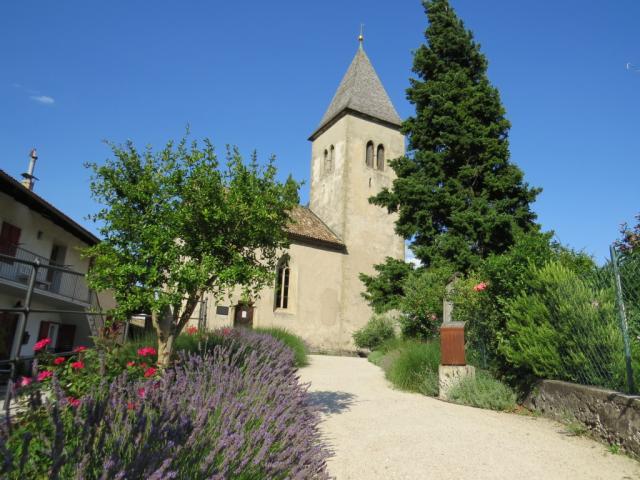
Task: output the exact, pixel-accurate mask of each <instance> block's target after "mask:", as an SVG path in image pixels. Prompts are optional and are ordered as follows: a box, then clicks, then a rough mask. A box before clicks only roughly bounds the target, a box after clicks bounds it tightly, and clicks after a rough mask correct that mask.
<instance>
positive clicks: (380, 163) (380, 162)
mask: <svg viewBox="0 0 640 480" xmlns="http://www.w3.org/2000/svg"><path fill="white" fill-rule="evenodd" d="M376 168H377V169H378V170H384V146H383V145H382V144H380V145H378V153H377V154H376Z"/></svg>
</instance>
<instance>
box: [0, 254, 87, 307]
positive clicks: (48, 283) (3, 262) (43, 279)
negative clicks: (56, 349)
mask: <svg viewBox="0 0 640 480" xmlns="http://www.w3.org/2000/svg"><path fill="white" fill-rule="evenodd" d="M0 253H2V254H3V255H5V256H3V257H2V258H0V288H3V289H5V290H9V291H12V292H13V293H18V292H22V293H24V292H26V290H27V288H28V285H29V278H30V276H31V272H32V271H33V268H34V267H33V266H32V265H31V264H29V263H23V262H21V261H20V260H23V261H27V262H36V261H39V262H40V266H39V267H38V273H37V275H36V278H35V283H34V290H33V293H34V295H36V296H38V297H40V298H41V299H46V300H49V301H52V302H53V303H56V304H58V305H63V306H67V307H68V306H75V307H82V309H85V308H87V307H90V306H91V303H92V296H91V291H90V290H89V287H88V285H87V281H86V279H85V276H84V275H83V274H81V273H78V272H75V271H73V270H71V269H64V268H63V269H61V268H60V267H61V266H59V265H55V264H53V263H51V262H50V261H49V259H47V258H45V257H42V256H40V255H37V254H35V253H33V252H30V251H28V250H26V249H24V248H21V247H18V246H6V245H5V246H3V248H2V249H0ZM7 255H8V256H9V257H12V258H14V259H15V260H12V259H9V258H7V257H6V256H7ZM50 265H51V266H55V267H57V268H56V269H55V270H54V269H52V268H48V267H49V266H50Z"/></svg>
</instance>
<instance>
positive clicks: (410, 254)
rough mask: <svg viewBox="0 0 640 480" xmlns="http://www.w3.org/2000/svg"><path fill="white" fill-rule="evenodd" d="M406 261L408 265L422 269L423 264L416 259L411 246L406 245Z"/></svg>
mask: <svg viewBox="0 0 640 480" xmlns="http://www.w3.org/2000/svg"><path fill="white" fill-rule="evenodd" d="M404 259H405V261H406V262H407V263H412V264H413V266H414V267H420V266H421V265H422V262H420V260H418V259H417V258H416V256H415V255H414V254H413V252H412V251H411V249H410V248H409V244H408V243H405V244H404Z"/></svg>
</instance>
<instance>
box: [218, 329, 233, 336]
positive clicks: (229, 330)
mask: <svg viewBox="0 0 640 480" xmlns="http://www.w3.org/2000/svg"><path fill="white" fill-rule="evenodd" d="M220 333H222V335H224V336H225V337H226V336H227V335H229V334H231V329H230V328H228V327H227V328H223V329H222V330H221V331H220Z"/></svg>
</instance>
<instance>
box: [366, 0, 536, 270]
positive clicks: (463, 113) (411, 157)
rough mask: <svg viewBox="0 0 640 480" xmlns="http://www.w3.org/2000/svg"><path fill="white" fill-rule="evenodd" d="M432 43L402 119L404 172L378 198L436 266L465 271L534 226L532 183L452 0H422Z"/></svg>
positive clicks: (420, 52)
mask: <svg viewBox="0 0 640 480" xmlns="http://www.w3.org/2000/svg"><path fill="white" fill-rule="evenodd" d="M424 7H425V9H426V13H427V17H428V20H429V26H428V28H427V30H426V33H425V36H426V39H427V43H426V44H424V45H421V46H420V47H419V48H418V49H417V50H416V52H415V55H414V63H413V71H414V72H415V73H416V75H417V76H418V78H416V79H411V80H410V82H411V86H410V88H408V89H407V97H408V99H409V101H410V102H411V103H413V104H414V105H415V106H416V114H415V116H414V117H411V118H409V119H408V120H406V121H405V123H404V125H403V132H404V133H405V134H406V135H407V136H408V140H409V154H408V155H407V156H404V157H400V158H398V159H395V160H393V161H391V166H392V168H393V169H394V171H395V173H396V175H397V179H396V180H395V181H394V182H393V185H392V188H391V189H384V190H382V191H381V192H380V193H379V194H378V195H376V196H375V197H372V198H371V200H370V201H371V202H372V203H374V204H376V205H380V206H383V207H386V208H387V209H388V210H389V212H398V213H399V218H398V221H397V222H396V231H397V232H398V234H400V235H402V236H403V237H404V238H405V239H411V240H412V241H413V244H412V247H411V248H412V250H413V252H414V253H415V255H416V257H417V258H419V259H420V260H421V261H422V263H423V264H424V265H425V266H427V267H429V266H432V265H439V264H442V263H449V262H450V263H452V264H453V265H454V266H455V267H456V269H457V270H459V271H461V272H466V271H467V270H468V269H470V268H471V267H473V266H475V265H478V263H479V261H480V259H482V258H485V257H487V256H488V255H489V254H491V253H500V252H503V251H505V250H506V249H507V248H508V247H509V246H510V245H511V244H512V243H513V240H514V236H515V234H516V233H517V232H518V231H529V230H535V229H536V228H537V225H536V223H535V218H536V215H535V214H534V213H533V212H532V211H531V209H530V203H531V202H533V201H534V199H535V197H536V195H537V194H538V193H539V192H540V190H539V189H535V188H530V187H529V186H528V184H527V183H525V182H524V180H523V173H522V171H521V170H520V169H519V168H518V167H517V166H516V165H514V164H512V163H510V161H509V143H508V140H507V137H508V133H509V128H510V124H509V121H508V120H507V119H506V118H505V110H504V108H503V106H502V104H501V102H500V97H499V94H498V91H497V90H496V89H495V88H494V87H493V86H492V85H491V84H490V82H489V79H488V78H487V74H486V70H487V60H486V58H485V57H484V55H482V53H481V52H480V46H479V45H478V44H477V43H476V42H475V41H474V40H473V35H472V33H471V32H470V31H468V30H466V29H465V27H464V25H463V23H462V21H461V20H460V19H459V18H458V17H457V16H456V14H455V12H454V10H453V9H452V8H451V6H450V5H449V2H448V1H447V0H428V1H425V2H424Z"/></svg>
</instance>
